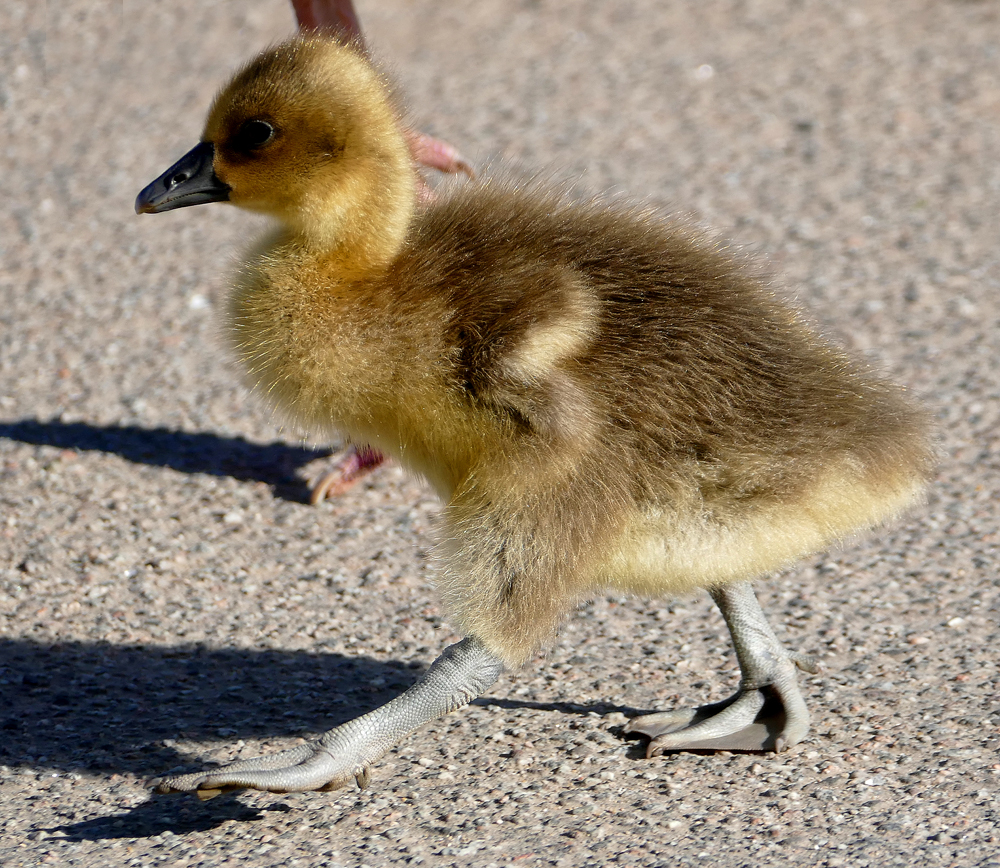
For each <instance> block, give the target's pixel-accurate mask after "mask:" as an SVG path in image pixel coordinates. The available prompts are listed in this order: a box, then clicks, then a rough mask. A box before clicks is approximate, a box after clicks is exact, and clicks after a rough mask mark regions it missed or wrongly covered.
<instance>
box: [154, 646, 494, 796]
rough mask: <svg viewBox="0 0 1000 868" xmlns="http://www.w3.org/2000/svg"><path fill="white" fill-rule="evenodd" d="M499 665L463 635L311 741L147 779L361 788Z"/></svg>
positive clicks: (183, 785)
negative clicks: (398, 748)
mask: <svg viewBox="0 0 1000 868" xmlns="http://www.w3.org/2000/svg"><path fill="white" fill-rule="evenodd" d="M502 669H503V664H502V663H501V662H500V660H499V659H498V658H497V657H495V656H494V655H493V654H491V653H490V652H489V651H487V650H486V648H485V646H484V645H483V644H482V643H481V642H480V641H479V640H478V639H475V638H468V639H463V640H462V641H461V642H459V643H457V644H455V645H452V646H450V647H449V648H446V649H445V651H444V653H443V654H442V655H441V656H440V657H438V659H437V660H435V661H434V664H433V665H432V666H431V668H430V669H429V670H427V673H426V674H425V675H424V676H423V677H422V678H421V679H420V680H419V681H418V682H417V683H416V684H414V685H413V686H412V687H410V688H409V689H408V690H407V691H406V692H405V693H403V694H401V695H400V696H397V697H396V698H395V699H393V700H392V701H391V702H387V703H386V704H385V705H382V706H380V707H379V708H376V709H375V710H374V711H370V712H368V714H364V715H362V716H361V717H357V718H355V719H354V720H349V721H348V722H347V723H345V724H342V725H341V726H338V727H336V728H335V729H331V730H330V731H329V732H327V733H325V734H324V735H322V736H320V738H319V739H318V740H316V741H314V742H312V743H310V744H304V745H301V746H299V747H295V748H292V749H291V750H286V751H282V752H280V753H277V754H273V755H272V756H262V757H254V758H253V759H248V760H241V761H240V762H235V763H231V764H229V765H227V766H222V767H221V768H218V769H210V770H208V771H202V772H195V773H194V774H189V775H178V776H175V777H167V778H159V779H157V780H154V781H151V782H150V784H151V786H153V787H155V788H156V791H157V792H160V793H188V792H194V793H196V794H197V795H198V797H199V798H201V799H210V798H212V797H213V796H217V795H219V793H221V792H222V791H223V790H238V789H254V790H270V791H271V792H273V793H287V792H292V791H294V790H336V789H338V788H340V787H343V786H346V785H347V784H348V783H350V781H351V780H352V779H353V780H356V781H357V783H358V786H360V787H362V788H363V787H364V786H366V785H367V783H368V775H369V768H370V766H371V764H372V763H374V762H375V761H376V760H378V759H380V758H381V757H382V756H384V755H385V754H386V753H387V752H388V751H389V750H390V748H392V746H393V745H395V744H396V743H397V742H399V741H400V740H401V739H403V738H404V737H406V736H407V735H409V734H410V733H411V732H413V731H414V730H416V729H418V728H419V727H421V726H423V725H424V724H425V723H428V722H429V721H432V720H435V719H436V718H438V717H441V716H442V715H444V714H447V713H448V712H450V711H454V710H455V709H457V708H461V707H462V706H463V705H467V704H468V703H469V702H471V701H472V700H473V699H475V698H476V697H477V696H479V694H480V693H482V692H483V691H484V690H485V689H486V688H487V687H489V686H490V685H491V684H492V683H493V682H494V681H496V679H497V677H498V676H499V675H500V672H501V670H502Z"/></svg>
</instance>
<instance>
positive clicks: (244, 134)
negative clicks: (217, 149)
mask: <svg viewBox="0 0 1000 868" xmlns="http://www.w3.org/2000/svg"><path fill="white" fill-rule="evenodd" d="M273 138H274V127H272V126H271V125H270V124H269V123H268V122H267V121H261V120H256V119H254V120H249V121H246V122H245V123H244V124H243V126H241V127H240V128H239V130H237V132H236V135H235V136H233V147H234V148H236V150H238V151H253V150H256V149H257V148H262V147H264V145H266V144H267V143H268V142H269V141H271V139H273Z"/></svg>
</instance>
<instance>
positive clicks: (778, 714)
mask: <svg viewBox="0 0 1000 868" xmlns="http://www.w3.org/2000/svg"><path fill="white" fill-rule="evenodd" d="M710 593H711V595H712V599H713V600H715V602H716V604H717V605H718V607H719V609H720V610H721V611H722V616H723V617H724V618H725V619H726V624H727V625H728V627H729V632H730V633H731V634H732V637H733V644H734V645H735V646H736V659H737V660H738V661H739V664H740V673H741V675H742V678H741V679H740V686H739V689H738V690H737V691H736V693H735V694H734V695H733V696H731V697H729V698H728V699H724V700H723V701H722V702H715V703H712V704H711V705H703V706H701V707H700V708H691V709H684V710H680V711H664V712H660V713H658V714H646V715H643V716H641V717H636V718H633V719H632V720H630V721H629V722H628V725H627V726H626V727H625V731H626V732H638V733H641V734H643V735H648V736H649V737H650V739H651V740H650V742H649V749H648V750H647V753H646V755H647V756H650V757H653V756H659V755H660V754H661V753H664V752H665V751H669V750H774V751H776V752H780V751H782V750H785V749H786V748H789V747H791V746H792V745H794V744H798V743H799V742H800V741H802V739H803V738H805V736H806V733H807V732H808V731H809V712H808V711H807V710H806V704H805V701H804V700H803V699H802V694H801V693H800V692H799V686H798V683H797V681H796V679H795V667H796V666H797V667H798V668H800V669H804V670H805V671H806V672H816V671H817V665H816V662H815V661H814V660H813V659H812V658H811V657H809V656H807V655H805V654H797V653H795V652H792V651H786V650H785V649H784V648H783V647H782V645H781V643H780V642H779V641H778V637H777V636H775V635H774V632H773V631H772V630H771V627H770V626H769V625H768V623H767V620H766V619H765V618H764V613H763V612H762V611H761V608H760V603H758V602H757V597H756V596H755V595H754V592H753V587H752V586H751V585H750V584H749V583H748V582H746V583H741V584H736V585H728V586H726V587H724V588H716V589H713V590H712V591H710Z"/></svg>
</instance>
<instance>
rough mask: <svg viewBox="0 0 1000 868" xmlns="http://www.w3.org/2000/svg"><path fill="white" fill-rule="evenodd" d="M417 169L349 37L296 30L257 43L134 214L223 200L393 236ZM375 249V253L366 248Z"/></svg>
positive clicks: (326, 238) (292, 225)
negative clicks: (194, 140) (259, 47)
mask: <svg viewBox="0 0 1000 868" xmlns="http://www.w3.org/2000/svg"><path fill="white" fill-rule="evenodd" d="M414 185H415V177H414V171H413V168H412V164H411V162H410V157H409V152H408V150H407V147H406V143H405V140H404V138H403V136H402V134H401V132H400V128H399V122H398V119H397V114H396V111H395V110H394V107H393V105H392V104H391V102H390V100H389V97H388V91H387V88H386V86H385V83H384V82H383V81H382V79H381V77H380V76H379V74H378V73H377V72H376V71H375V70H374V69H373V67H372V66H371V64H370V63H369V62H368V60H367V59H365V58H364V57H363V56H362V55H361V54H359V53H358V52H357V51H356V50H355V49H353V48H351V47H349V46H345V45H342V44H339V43H337V42H335V41H334V40H332V39H328V38H321V37H313V38H307V39H293V40H291V41H289V42H286V43H284V44H282V45H279V46H277V47H276V48H273V49H270V50H268V51H265V52H264V53H263V54H261V55H260V56H259V57H257V58H256V59H255V60H253V61H251V62H250V63H249V64H248V65H247V66H246V67H244V68H243V69H242V70H240V71H239V72H238V73H237V74H236V75H235V76H234V77H233V79H232V81H231V82H230V83H229V84H228V85H227V86H226V87H225V88H223V90H222V91H221V92H220V93H219V95H218V96H217V97H216V99H215V102H214V104H213V105H212V108H211V110H210V112H209V115H208V120H207V122H206V124H205V131H204V133H203V135H202V140H201V142H200V143H199V144H198V145H197V146H196V147H195V148H193V149H192V150H191V151H189V152H188V153H187V154H185V155H184V156H183V157H182V158H181V159H180V160H179V161H178V162H176V163H175V164H174V165H173V166H171V167H170V168H169V169H167V171H166V172H164V173H163V174H162V175H161V176H160V177H159V178H157V179H156V180H155V181H153V183H152V184H150V185H149V186H147V187H146V188H145V189H144V190H143V191H142V192H141V193H139V196H138V197H137V198H136V202H135V210H136V213H139V214H152V213H159V212H161V211H171V210H173V209H175V208H184V207H187V206H189V205H200V204H202V203H205V202H220V201H225V202H231V203H233V204H234V205H239V206H241V207H243V208H247V209H250V210H252V211H258V212H262V213H265V214H269V215H271V216H272V217H274V218H276V219H277V220H278V221H280V222H281V223H283V224H285V225H286V226H287V227H288V229H289V230H290V231H292V232H293V233H296V234H299V235H302V236H303V237H304V238H305V239H306V240H309V241H313V242H318V243H320V244H324V245H327V246H332V247H341V246H353V247H358V246H360V248H361V249H359V250H357V251H355V255H357V254H359V253H363V252H364V250H365V249H366V248H372V251H370V252H371V253H372V254H373V255H374V258H376V259H378V258H382V257H384V255H385V254H386V252H387V250H389V249H392V250H394V249H395V247H397V246H398V244H399V243H401V241H402V238H403V236H404V234H405V231H406V226H407V225H408V224H409V220H410V217H411V215H412V209H413V202H414V196H415V186H414ZM368 258H371V257H368Z"/></svg>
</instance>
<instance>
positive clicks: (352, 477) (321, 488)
mask: <svg viewBox="0 0 1000 868" xmlns="http://www.w3.org/2000/svg"><path fill="white" fill-rule="evenodd" d="M384 461H385V456H384V455H383V454H382V453H381V452H379V451H378V450H377V449H372V448H371V446H351V447H350V448H349V449H348V450H347V452H346V454H345V455H344V456H343V457H342V458H341V459H340V460H339V461H338V462H337V463H336V464H335V465H334V466H333V469H332V470H331V471H330V472H329V473H326V474H324V475H323V477H322V478H321V479H320V481H319V482H317V483H316V484H315V485H314V486H313V487H312V491H311V492H310V494H309V502H310V503H311V504H312V505H313V506H315V505H316V504H317V503H319V502H320V501H322V500H324V499H326V498H328V497H329V498H331V499H332V498H334V497H340V495H342V494H343V493H344V492H345V491H347V489H349V488H351V487H353V486H354V484H355V483H356V482H358V481H359V480H360V479H363V478H364V477H365V476H367V475H368V474H369V473H371V472H372V471H373V470H378V468H379V467H381V466H382V464H383V462H384Z"/></svg>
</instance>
